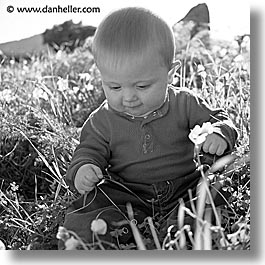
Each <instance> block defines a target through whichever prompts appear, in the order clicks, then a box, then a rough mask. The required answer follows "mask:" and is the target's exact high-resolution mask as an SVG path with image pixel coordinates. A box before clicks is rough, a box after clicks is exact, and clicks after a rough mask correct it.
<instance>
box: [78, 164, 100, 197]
mask: <svg viewBox="0 0 265 265" xmlns="http://www.w3.org/2000/svg"><path fill="white" fill-rule="evenodd" d="M102 178H103V175H102V172H101V169H100V168H99V167H97V166H95V165H93V164H86V165H83V166H81V167H80V168H79V169H78V171H77V173H76V175H75V181H74V184H75V187H76V189H77V190H78V191H79V193H81V194H84V193H86V192H90V191H92V190H93V189H94V187H95V184H96V183H98V182H99V181H100V180H101V179H102Z"/></svg>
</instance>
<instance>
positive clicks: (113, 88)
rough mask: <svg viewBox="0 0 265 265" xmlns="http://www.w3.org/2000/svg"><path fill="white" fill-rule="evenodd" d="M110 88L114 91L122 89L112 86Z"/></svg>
mask: <svg viewBox="0 0 265 265" xmlns="http://www.w3.org/2000/svg"><path fill="white" fill-rule="evenodd" d="M109 88H110V89H112V90H120V89H121V87H120V86H110V87H109Z"/></svg>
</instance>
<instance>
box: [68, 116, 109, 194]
mask: <svg viewBox="0 0 265 265" xmlns="http://www.w3.org/2000/svg"><path fill="white" fill-rule="evenodd" d="M108 142H109V140H108V137H107V122H104V114H103V113H97V112H93V113H92V114H91V115H90V117H89V118H88V119H87V121H86V122H85V124H84V125H83V128H82V130H81V136H80V143H79V145H78V146H77V147H76V149H75V151H74V154H73V157H72V160H71V163H70V165H69V167H68V170H67V172H66V182H67V184H68V185H69V186H70V188H71V189H75V187H74V178H75V175H76V172H77V170H78V169H79V168H80V167H81V166H83V165H85V164H94V165H96V166H98V167H99V168H100V169H101V170H102V172H104V170H105V168H106V167H107V165H108V160H109V157H110V149H109V144H108ZM103 174H104V173H103Z"/></svg>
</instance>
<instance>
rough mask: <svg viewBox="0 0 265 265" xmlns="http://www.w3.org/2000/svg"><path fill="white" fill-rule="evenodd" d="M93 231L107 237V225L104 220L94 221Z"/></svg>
mask: <svg viewBox="0 0 265 265" xmlns="http://www.w3.org/2000/svg"><path fill="white" fill-rule="evenodd" d="M91 230H92V231H93V232H94V233H97V234H99V235H105V234H106V232H107V223H106V222H105V221H104V220H103V219H96V220H93V221H92V223H91Z"/></svg>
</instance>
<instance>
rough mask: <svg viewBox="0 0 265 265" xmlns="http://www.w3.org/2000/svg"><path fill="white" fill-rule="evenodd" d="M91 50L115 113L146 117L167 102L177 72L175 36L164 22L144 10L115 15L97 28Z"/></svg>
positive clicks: (120, 11) (127, 10) (122, 12)
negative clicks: (169, 87)
mask: <svg viewBox="0 0 265 265" xmlns="http://www.w3.org/2000/svg"><path fill="white" fill-rule="evenodd" d="M92 51H93V55H94V58H95V61H96V64H97V66H98V68H99V71H100V73H101V78H102V84H103V89H104V92H105V95H106V98H107V100H108V102H109V105H110V106H111V107H112V108H113V109H115V110H116V111H119V112H125V113H128V114H131V115H134V116H143V115H146V114H148V113H150V112H152V111H154V110H156V109H158V108H159V107H160V106H161V105H162V104H163V102H164V101H165V98H166V94H167V85H168V83H169V82H170V81H171V80H172V70H171V69H172V68H174V63H173V59H174V38H173V34H172V31H171V29H170V28H169V26H168V25H167V24H166V23H165V22H164V20H162V19H161V18H159V17H158V16H157V15H155V14H153V13H151V12H150V11H148V10H146V9H143V8H124V9H120V10H118V11H115V12H113V13H111V14H110V15H109V16H107V17H106V18H105V19H104V20H103V21H102V22H101V24H100V25H99V27H98V29H97V31H96V34H95V37H94V41H93V45H92Z"/></svg>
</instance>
